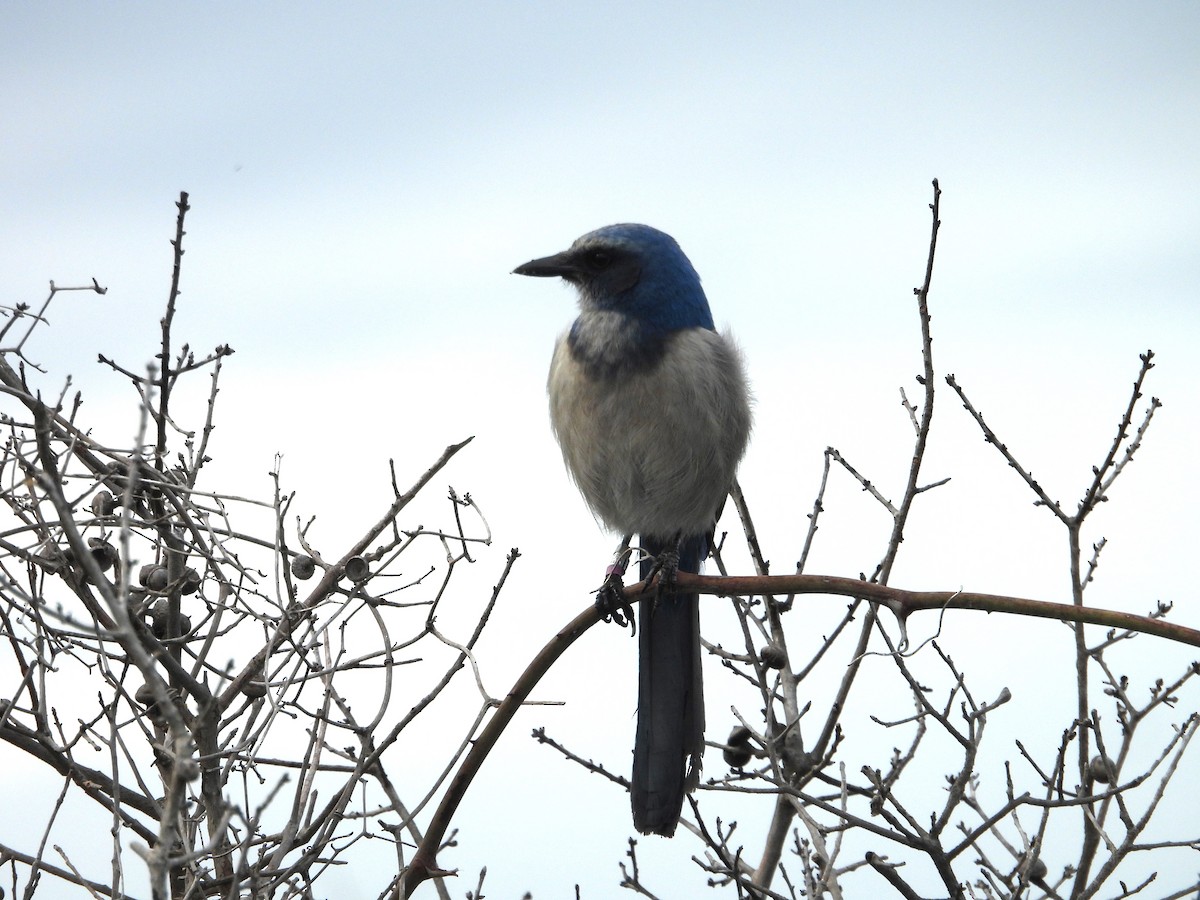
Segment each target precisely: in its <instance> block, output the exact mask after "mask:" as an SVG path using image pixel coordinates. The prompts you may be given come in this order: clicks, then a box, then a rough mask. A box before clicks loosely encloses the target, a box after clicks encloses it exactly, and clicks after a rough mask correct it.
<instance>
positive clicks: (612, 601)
mask: <svg viewBox="0 0 1200 900" xmlns="http://www.w3.org/2000/svg"><path fill="white" fill-rule="evenodd" d="M624 574H625V559H624V558H619V559H618V560H617V562H614V563H613V564H612V565H611V566H609V567H608V571H607V572H605V574H604V583H603V584H601V585H600V590H598V591H597V592H596V609H597V610H598V611H599V613H600V617H601V618H602V619H604V621H605V622H616V623H617V624H618V625H620V626H621V627H622V628H624V627H625V626H626V625H629V626H630V627H631V628H632V629H633V633H634V634H637V623H636V620H635V619H634V618H633V606H632V604H630V602H629V598H627V597H626V596H625V583H624V581H622V576H624Z"/></svg>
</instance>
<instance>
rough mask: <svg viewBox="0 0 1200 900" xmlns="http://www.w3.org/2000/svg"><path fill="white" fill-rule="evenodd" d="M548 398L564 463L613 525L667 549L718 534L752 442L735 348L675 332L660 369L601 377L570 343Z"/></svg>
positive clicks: (698, 333) (563, 346) (705, 335)
mask: <svg viewBox="0 0 1200 900" xmlns="http://www.w3.org/2000/svg"><path fill="white" fill-rule="evenodd" d="M614 325H615V326H619V323H614ZM610 337H617V335H615V334H613V335H610ZM610 346H611V345H610ZM548 388H549V394H550V423H551V426H552V427H553V429H554V434H555V437H557V438H558V442H559V444H560V446H561V447H562V451H563V459H564V460H565V461H566V464H567V468H568V470H569V471H570V473H571V476H572V477H573V478H574V479H575V482H576V483H577V484H578V485H579V489H580V491H581V492H582V494H583V496H584V499H585V500H586V501H587V503H588V505H589V506H590V507H591V509H592V511H593V512H594V513H595V514H596V515H597V517H598V518H600V519H601V521H603V522H604V524H605V525H607V526H608V527H609V528H611V529H613V530H614V531H617V532H621V533H630V534H633V533H637V534H641V535H643V536H646V535H651V536H655V537H660V538H664V539H670V538H672V537H674V535H675V534H676V533H679V532H682V533H683V534H684V535H693V534H702V533H705V532H707V531H708V530H709V529H710V528H711V527H712V525H713V521H714V518H715V516H716V513H717V510H718V508H719V507H720V505H721V503H722V501H723V500H724V498H725V495H726V493H727V492H728V490H729V487H730V485H731V484H732V482H733V477H734V473H735V472H736V470H737V464H738V461H739V460H740V459H741V457H742V454H743V452H744V451H745V448H746V441H747V439H748V437H749V433H750V407H749V399H748V389H747V386H746V378H745V373H744V371H743V367H742V360H741V355H740V354H739V353H738V351H737V349H736V348H735V347H734V346H733V344H732V343H731V342H730V341H729V340H728V339H727V338H725V337H723V336H722V335H719V334H717V333H716V332H713V331H709V330H708V329H704V328H695V329H688V330H685V331H680V332H676V333H674V334H672V335H671V336H669V337H668V338H667V342H666V345H665V347H664V351H663V354H662V358H661V360H659V361H658V362H657V363H656V364H654V365H653V366H649V367H642V368H638V369H636V370H635V371H631V372H628V373H619V372H618V373H617V374H614V375H612V376H611V377H596V376H594V375H589V374H588V370H587V369H585V367H584V366H583V365H582V364H581V363H580V362H579V361H578V360H577V359H576V358H575V357H574V355H573V354H572V352H571V350H570V348H569V347H568V344H567V339H566V335H564V336H563V337H561V338H560V339H559V341H558V345H557V346H556V348H555V351H554V359H553V361H552V362H551V365H550V379H549V384H548Z"/></svg>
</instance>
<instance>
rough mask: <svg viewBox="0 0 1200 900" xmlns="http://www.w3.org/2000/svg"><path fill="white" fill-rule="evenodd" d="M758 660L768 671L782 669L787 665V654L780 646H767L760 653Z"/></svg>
mask: <svg viewBox="0 0 1200 900" xmlns="http://www.w3.org/2000/svg"><path fill="white" fill-rule="evenodd" d="M758 658H759V659H761V660H762V664H763V665H764V666H766V667H767V668H768V669H782V668H783V667H784V666H785V665H787V654H786V653H784V652H783V648H782V647H780V646H779V645H778V644H767V646H765V647H763V648H762V650H760V651H759V652H758Z"/></svg>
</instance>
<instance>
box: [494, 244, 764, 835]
mask: <svg viewBox="0 0 1200 900" xmlns="http://www.w3.org/2000/svg"><path fill="white" fill-rule="evenodd" d="M513 272H514V274H518V275H529V276H535V277H543V278H548V277H559V278H562V279H563V280H564V281H566V282H568V283H569V284H571V285H572V286H574V288H575V289H576V291H577V293H578V300H579V315H578V317H577V318H576V319H575V320H574V322H573V323H572V324H571V326H570V328H569V329H567V331H566V332H564V333H563V334H562V335H561V336H560V337H559V339H558V341H557V343H556V344H555V348H554V353H553V356H552V359H551V364H550V375H549V378H548V381H547V392H548V395H549V403H550V424H551V428H552V431H553V433H554V435H555V437H556V438H557V440H558V443H559V445H560V447H561V449H562V455H563V460H564V462H565V463H566V467H567V470H568V472H569V474H570V475H571V477H572V479H573V480H574V482H575V484H576V485H577V486H578V488H579V491H580V493H581V494H582V495H583V499H584V500H585V502H586V503H587V505H588V507H589V508H590V509H591V511H592V513H593V514H594V516H595V517H596V518H597V519H598V520H599V521H600V523H601V524H603V525H604V526H606V527H607V528H608V529H610V530H611V531H614V532H616V533H618V534H621V535H623V536H624V541H623V543H622V549H623V551H627V549H628V546H629V541H630V539H631V537H632V535H634V534H636V535H638V537H639V546H640V549H641V552H642V557H641V563H640V574H641V576H642V578H643V580H645V579H648V578H651V577H653V575H654V574H658V575H659V580H658V586H659V589H658V590H657V591H650V592H649V595H650V596H649V598H648V599H643V600H642V601H641V603H640V604H639V606H640V609H639V613H638V622H639V627H638V629H637V631H638V660H639V663H638V665H639V673H638V707H637V728H636V734H635V739H634V752H633V772H632V777H631V779H630V803H631V806H632V811H633V823H634V827H635V828H636V829H637V830H638V831H639V832H641V833H642V834H659V835H663V836H666V837H670V836H671V835H673V834H674V833H675V829H676V827H677V826H678V824H679V819H680V814H681V811H682V808H683V801H684V796H685V794H687V793H689V792H691V791H692V790H694V789H695V787H696V785H697V784H698V783H699V777H700V766H701V761H702V757H703V754H704V688H703V680H702V677H701V664H700V649H701V648H700V604H699V599H700V598H699V595H698V594H693V593H682V592H675V591H672V590H670V589H669V588H670V587H671V586H672V585H671V583H672V582H673V580H674V575H675V573H676V572H692V573H696V572H699V571H700V566H701V563H702V561H703V560H704V558H705V557H706V556H707V555H708V552H709V549H710V544H711V541H712V536H713V534H714V530H715V527H716V521H717V518H718V516H719V514H720V511H721V509H722V507H723V505H724V503H725V498H726V496H727V495H728V492H729V489H730V487H731V486H732V484H733V481H734V477H735V474H736V471H737V466H738V463H739V462H740V460H741V458H742V456H743V454H744V453H745V450H746V445H747V442H748V440H749V436H750V429H751V409H750V391H749V387H748V382H747V378H746V372H745V364H744V362H743V359H742V355H741V351H740V349H739V348H738V347H737V345H736V344H735V343H734V342H733V341H732V339H731V338H730V337H728V336H727V335H723V334H721V333H719V332H718V331H717V330H716V328H715V326H714V324H713V317H712V311H711V310H710V308H709V305H708V298H707V297H706V296H705V293H704V290H703V288H702V287H701V285H700V276H699V275H698V274H697V273H696V270H695V268H694V267H693V266H692V263H691V261H690V260H689V259H688V258H687V256H685V255H684V252H683V250H682V249H680V247H679V244H678V243H677V242H676V241H675V239H674V238H672V237H671V236H670V235H668V234H666V233H665V232H662V231H659V230H658V229H655V228H652V227H650V226H648V225H639V224H632V223H624V224H616V225H608V226H605V227H603V228H599V229H597V230H595V231H591V232H589V233H587V234H585V235H583V236H582V237H580V238H578V239H577V240H576V241H575V242H574V243H572V244H571V246H570V247H569V248H568V249H567V250H564V251H562V252H561V253H556V254H554V255H552V256H546V257H542V258H540V259H534V260H530V261H529V262H527V263H524V264H523V265H520V266H518V267H517V268H516V269H514V270H513ZM619 552H620V551H619ZM623 570H624V567H623V565H622V566H620V567H619V570H618V573H617V576H616V577H617V580H618V584H617V589H618V591H619V578H620V575H619V572H623ZM611 573H613V568H610V575H611ZM606 583H607V582H606ZM664 583H665V584H666V585H667V587H668V589H667V590H663V589H662V588H663V585H664ZM618 618H619V617H618Z"/></svg>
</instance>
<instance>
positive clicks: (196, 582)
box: [179, 568, 200, 594]
mask: <svg viewBox="0 0 1200 900" xmlns="http://www.w3.org/2000/svg"><path fill="white" fill-rule="evenodd" d="M198 590H200V573H199V572H197V571H196V570H195V569H191V568H188V569H184V570H183V583H182V584H180V586H179V593H181V594H194V593H196V591H198Z"/></svg>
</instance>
